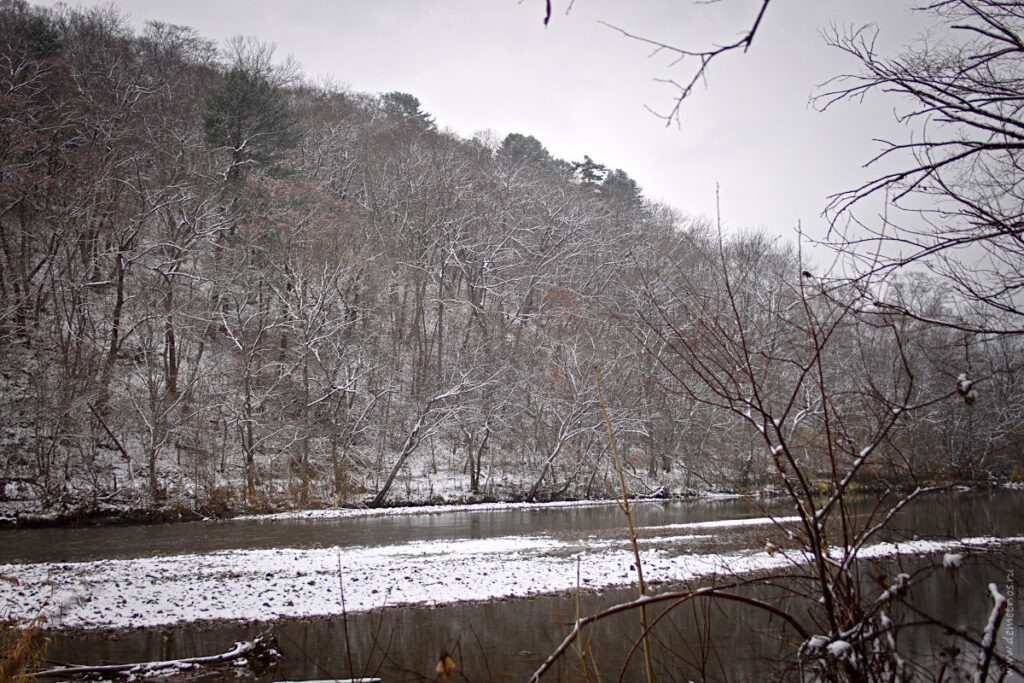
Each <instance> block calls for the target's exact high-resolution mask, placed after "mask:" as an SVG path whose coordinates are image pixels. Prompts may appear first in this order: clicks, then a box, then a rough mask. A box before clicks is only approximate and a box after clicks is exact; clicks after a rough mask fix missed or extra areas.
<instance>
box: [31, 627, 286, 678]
mask: <svg viewBox="0 0 1024 683" xmlns="http://www.w3.org/2000/svg"><path fill="white" fill-rule="evenodd" d="M280 658H281V653H280V652H278V650H277V641H276V640H275V639H274V636H273V635H272V634H271V633H270V632H269V631H268V632H266V633H264V634H262V635H259V636H256V637H255V638H253V639H252V640H247V641H240V642H237V643H235V644H234V645H232V646H231V649H230V650H228V651H227V652H222V653H221V654H219V655H210V656H208V657H186V658H184V659H168V660H164V661H160V662H139V663H135V664H100V665H97V666H64V667H59V668H55V669H46V670H45V671H36V672H35V673H32V674H30V676H31V677H32V678H55V677H62V678H63V677H67V676H109V675H116V676H124V677H128V676H132V677H142V678H147V677H149V678H153V677H157V676H166V675H168V674H169V673H172V672H174V671H185V670H190V669H197V668H202V667H210V666H217V665H219V664H226V663H229V662H234V663H238V662H240V661H242V660H243V659H244V660H246V661H253V660H255V661H259V662H265V663H267V662H273V661H277V660H278V659H280Z"/></svg>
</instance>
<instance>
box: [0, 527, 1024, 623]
mask: <svg viewBox="0 0 1024 683" xmlns="http://www.w3.org/2000/svg"><path fill="white" fill-rule="evenodd" d="M733 521H741V520H733ZM692 539H693V536H685V535H684V536H666V537H662V538H661V539H658V540H659V541H660V542H659V544H658V546H659V547H657V548H648V549H646V550H642V551H641V557H642V561H643V563H644V574H645V576H646V577H647V578H648V580H649V581H651V582H652V583H654V582H666V583H675V582H682V581H685V580H692V579H697V578H700V577H705V576H710V575H729V574H746V573H750V572H753V571H757V570H765V569H773V568H778V567H782V566H785V565H787V564H790V563H792V562H794V561H796V562H800V561H802V560H803V558H802V557H800V556H799V555H797V554H795V553H792V552H773V553H768V552H764V551H756V552H755V551H747V552H740V553H733V554H687V553H686V552H685V551H686V544H687V542H688V541H690V540H692ZM1022 542H1024V537H1020V538H1010V539H1001V538H994V537H984V538H968V539H962V540H958V541H910V542H906V543H898V544H897V543H879V544H876V545H872V546H868V547H866V548H864V549H863V550H862V551H861V553H860V556H861V557H863V558H872V557H884V556H889V555H895V554H909V553H914V554H923V553H934V552H944V551H950V550H954V549H962V548H982V547H989V546H995V545H999V544H1003V543H1022ZM644 545H645V546H646V545H647V544H646V543H645V544H644ZM632 566H633V555H632V551H631V550H630V549H629V542H628V540H627V539H620V540H617V541H609V540H608V539H584V540H580V541H575V542H568V543H567V542H564V541H561V540H556V539H555V538H552V537H549V536H545V535H536V536H505V537H499V538H489V539H462V540H454V541H440V542H439V541H429V542H416V543H406V544H401V545H391V546H383V547H359V548H352V547H346V548H342V547H332V548H316V549H286V548H279V549H273V550H231V551H221V552H215V553H210V554H204V555H177V556H167V557H153V558H140V559H129V560H101V561H96V562H80V563H41V564H7V565H0V614H3V615H5V616H8V617H13V618H20V619H31V618H33V617H35V616H37V615H40V614H41V615H43V616H45V618H46V626H47V627H48V628H69V627H78V628H132V627H141V626H159V625H169V624H175V623H180V622H191V621H202V620H212V619H223V620H252V619H258V620H273V619H277V618H280V617H313V616H329V615H336V614H341V613H342V609H343V605H344V609H345V610H347V611H348V612H362V611H368V610H374V609H379V608H382V607H386V606H396V605H436V604H443V603H451V602H460V601H484V600H496V599H502V598H512V597H525V596H531V595H538V594H545V593H555V592H561V591H571V590H574V589H575V588H576V587H577V568H578V570H579V577H580V578H579V581H580V584H579V585H581V586H582V587H584V588H586V589H600V588H607V587H612V586H621V585H628V584H630V583H632V582H633V581H634V580H635V578H636V575H635V571H634V570H633V568H632Z"/></svg>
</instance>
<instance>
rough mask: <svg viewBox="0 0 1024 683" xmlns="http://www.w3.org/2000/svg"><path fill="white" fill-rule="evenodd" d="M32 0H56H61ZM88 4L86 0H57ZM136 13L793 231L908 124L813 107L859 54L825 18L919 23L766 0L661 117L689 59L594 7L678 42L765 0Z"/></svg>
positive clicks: (890, 4)
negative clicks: (672, 121) (846, 49)
mask: <svg viewBox="0 0 1024 683" xmlns="http://www.w3.org/2000/svg"><path fill="white" fill-rule="evenodd" d="M39 4H44V5H52V4H56V3H55V2H49V1H46V2H42V3H39ZM67 4H71V5H73V6H78V5H85V6H91V5H93V4H95V3H94V2H79V1H78V0H73V1H71V2H68V3H67ZM112 4H113V5H115V6H117V7H119V8H120V9H121V10H122V11H123V12H125V13H126V14H127V15H128V16H129V18H130V20H131V21H132V23H134V24H136V25H141V24H142V22H144V21H146V20H149V19H159V20H161V21H166V22H170V23H175V24H184V25H188V26H192V27H195V28H196V29H198V30H199V32H200V33H201V34H202V35H204V36H205V37H208V38H212V39H215V40H218V41H223V40H225V39H227V38H229V37H231V36H233V35H239V34H244V35H253V36H256V37H258V38H260V39H263V40H266V41H268V42H273V43H276V45H277V48H278V55H279V56H280V57H285V56H288V55H291V56H293V57H294V58H295V59H296V60H297V61H298V62H299V63H300V64H301V66H302V68H303V72H304V73H305V75H306V76H307V77H312V78H315V77H326V76H329V77H331V78H332V79H333V80H334V81H335V82H337V83H339V84H341V85H345V86H347V87H349V88H351V89H352V90H356V91H362V92H388V91H391V90H401V91H405V92H410V93H412V94H414V95H416V96H417V97H418V98H419V99H420V101H421V102H422V105H423V108H424V109H425V110H426V111H429V112H431V113H433V114H434V115H435V116H436V120H437V123H438V125H439V126H441V127H443V128H449V129H451V130H453V131H454V132H456V133H458V134H460V135H463V136H466V137H470V136H472V135H474V134H475V133H476V132H478V131H483V130H487V129H490V130H492V131H494V132H495V133H496V134H497V135H499V136H504V135H505V134H507V133H511V132H518V133H523V134H528V135H534V136H536V137H537V138H538V139H540V140H541V142H543V143H544V144H545V145H546V146H547V147H548V149H549V150H550V151H551V152H552V153H553V154H554V155H556V156H559V157H563V158H565V159H569V160H579V159H582V157H583V155H584V154H589V155H590V156H591V157H592V158H594V159H595V160H596V161H599V162H601V163H604V164H605V165H607V166H609V167H612V168H614V167H618V168H622V169H624V170H625V171H626V172H628V173H629V174H630V175H631V176H633V177H634V178H635V179H636V180H637V181H638V182H639V183H640V184H641V186H642V187H643V188H644V190H645V191H646V193H647V196H649V197H651V198H653V199H657V200H661V201H664V202H666V203H668V204H671V205H673V206H675V207H677V208H679V209H681V210H682V211H684V212H686V213H689V214H696V215H701V214H703V215H708V216H712V215H714V213H715V185H716V183H718V184H719V185H720V187H721V209H722V219H723V222H724V223H725V225H726V226H727V227H729V228H743V227H753V228H764V229H766V230H769V231H771V232H772V233H775V234H780V235H785V236H787V237H792V236H793V234H794V233H793V229H794V227H795V226H796V224H797V221H798V220H799V221H802V222H803V227H804V229H805V231H807V232H808V233H810V234H812V235H816V234H821V225H822V221H821V218H820V217H819V214H820V211H821V209H822V208H823V206H824V204H825V197H826V196H827V195H828V194H830V193H833V192H837V191H840V190H843V189H848V188H849V187H851V186H853V185H855V184H857V183H858V181H860V180H863V179H866V178H867V177H868V176H867V172H866V171H864V170H862V169H861V168H860V166H861V164H862V163H863V162H865V161H866V160H867V159H868V158H870V156H872V154H873V152H875V151H877V149H878V146H877V143H873V142H872V141H871V140H872V138H875V137H886V136H889V137H892V136H897V137H900V136H902V134H903V133H902V131H901V128H900V127H899V126H897V125H896V124H895V121H894V116H893V106H894V104H895V103H894V102H893V101H882V100H868V101H867V102H865V103H863V104H858V105H843V106H841V107H840V108H838V109H836V110H833V111H829V112H826V113H819V112H816V111H814V110H813V109H811V108H810V107H809V106H808V104H807V101H808V97H809V95H810V94H811V92H812V91H813V89H814V87H815V85H817V84H819V83H821V82H823V81H825V80H826V79H828V78H829V77H831V76H834V75H836V74H839V73H842V72H845V71H850V70H853V69H855V65H854V64H852V63H851V62H850V60H849V59H848V58H845V57H844V56H843V55H842V54H840V53H839V52H838V51H837V50H834V49H830V48H828V47H827V46H825V44H824V41H823V39H822V38H821V36H820V31H821V30H822V29H824V28H826V27H828V26H829V25H830V24H833V23H834V24H837V25H840V26H847V25H862V24H865V23H869V22H872V21H874V22H877V23H878V24H879V27H880V28H881V31H882V32H881V36H880V40H879V47H880V48H881V50H882V51H883V52H885V51H894V50H896V49H898V48H899V47H900V46H901V45H902V44H904V43H906V42H907V41H908V40H911V39H913V38H914V37H915V36H916V35H918V33H920V31H921V26H922V25H921V24H920V23H916V24H915V22H914V20H912V18H911V17H910V14H909V11H908V7H909V5H910V3H909V2H907V1H905V0H855V1H851V0H775V2H773V4H772V5H771V6H770V7H769V9H768V13H767V15H766V17H765V20H764V22H763V24H762V26H761V29H760V31H759V33H758V35H757V37H756V39H755V41H754V45H753V47H752V48H751V50H750V51H749V52H748V53H747V54H745V55H742V54H739V53H733V54H729V55H726V56H724V57H722V58H721V59H720V60H719V61H717V62H716V63H714V64H713V65H712V68H711V72H710V78H709V80H708V84H707V87H706V88H704V89H701V90H699V91H698V92H697V93H695V95H694V96H693V97H692V99H690V100H689V101H688V102H687V103H686V104H685V105H684V109H683V116H682V127H681V128H679V129H677V128H676V127H675V126H673V127H670V128H666V127H665V122H664V121H662V120H659V119H658V118H656V117H655V116H653V115H652V114H650V113H649V112H647V111H646V110H645V109H644V105H648V106H650V107H652V108H654V109H656V110H659V111H664V110H667V109H668V108H669V107H670V106H671V103H672V96H673V93H674V91H673V89H672V88H671V86H667V85H664V84H660V83H657V82H656V81H655V79H658V78H675V79H677V80H683V79H686V78H687V76H688V75H689V74H690V73H692V72H691V71H690V69H691V68H692V65H690V64H688V63H687V62H683V63H682V64H679V65H676V66H674V67H673V66H671V58H670V57H669V56H667V55H653V56H652V55H651V49H650V48H649V47H648V46H645V45H643V44H641V43H639V42H636V41H632V40H629V39H627V38H624V37H623V36H621V35H620V34H618V33H616V32H615V31H613V30H611V29H610V28H608V27H606V26H604V25H602V24H600V23H599V21H602V20H603V21H605V22H608V23H610V24H613V25H616V26H619V27H621V28H623V29H625V30H628V31H630V32H631V33H635V34H642V35H645V36H648V37H650V38H653V39H656V40H659V41H662V42H665V43H670V44H674V45H680V46H686V47H691V48H696V47H701V48H703V47H707V46H708V45H709V44H710V43H713V42H727V41H732V40H735V38H736V37H738V36H740V35H741V34H742V32H743V31H744V29H745V28H746V27H747V26H748V25H749V23H750V21H751V20H752V18H753V16H754V15H755V13H756V11H757V9H758V7H759V6H760V0H723V1H722V2H719V3H711V4H706V3H703V4H702V3H696V2H693V0H634V1H631V2H622V1H621V0H575V2H574V3H573V5H572V8H571V11H570V12H569V13H568V14H566V13H565V10H566V7H567V6H568V4H569V3H568V0H553V3H552V4H553V6H554V13H553V16H552V18H551V23H550V25H549V26H548V27H547V28H544V26H543V22H542V20H543V15H544V0H521V1H520V0H375V1H373V2H366V1H365V0H292V1H290V2H284V1H283V0H175V1H174V2H165V1H163V0H161V1H155V0H114V2H113V3H112Z"/></svg>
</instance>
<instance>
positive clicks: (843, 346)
mask: <svg viewBox="0 0 1024 683" xmlns="http://www.w3.org/2000/svg"><path fill="white" fill-rule="evenodd" d="M0 67H2V68H0V89H2V90H0V112H2V116H0V498H2V499H3V500H4V501H5V502H4V503H3V504H4V505H7V506H9V509H17V508H18V506H22V507H23V508H24V509H25V510H33V511H41V510H45V511H61V512H65V513H67V512H74V511H87V510H94V509H104V508H113V507H119V506H120V507H130V508H136V509H141V508H148V509H156V508H172V509H179V510H183V511H184V510H190V511H192V512H195V513H201V514H229V513H232V512H236V511H241V510H255V511H264V510H275V509H283V508H290V507H298V506H306V507H317V506H329V505H355V504H372V505H384V504H389V503H396V502H426V501H463V500H549V499H556V498H573V497H607V496H608V495H609V494H608V491H607V482H608V481H609V480H611V479H612V477H613V476H617V475H615V464H614V463H615V459H616V456H621V463H622V469H623V472H624V476H625V481H626V484H627V486H628V487H629V488H630V490H631V491H632V492H633V493H635V494H637V495H664V494H680V493H686V492H695V491H710V490H728V491H752V490H768V489H778V488H779V487H783V486H787V485H788V483H787V480H786V477H785V471H786V470H785V468H779V467H777V466H773V457H774V458H775V461H776V465H777V462H778V457H779V455H780V452H779V450H777V449H769V448H767V447H766V445H765V430H766V429H767V430H769V431H775V432H777V433H778V434H780V435H784V436H785V444H786V457H787V458H792V463H793V466H792V469H793V470H794V471H796V470H797V469H798V470H799V472H800V473H801V476H806V477H808V478H809V479H810V483H811V485H814V482H820V485H821V486H822V487H825V488H827V486H828V484H829V481H831V480H833V479H834V478H835V476H836V475H835V470H836V466H837V464H838V465H841V466H842V471H851V472H852V473H853V474H854V475H855V477H854V478H855V479H856V483H860V484H863V485H891V484H898V483H910V482H913V483H921V482H928V481H936V480H941V481H952V480H970V481H992V480H1005V479H1007V478H1020V477H1021V476H1022V474H1024V466H1022V447H1024V443H1022V440H1021V436H1022V433H1021V424H1022V420H1024V386H1021V380H1020V377H1021V375H1020V373H1019V372H1018V368H1019V367H1020V365H1021V363H1022V362H1024V345H1022V343H1021V340H1020V338H1019V335H1012V334H1010V335H986V334H979V333H977V332H975V331H972V330H971V329H969V328H966V327H964V326H959V327H957V326H942V325H934V324H930V322H929V319H930V318H932V317H941V316H942V315H943V314H944V313H946V312H948V311H949V310H950V309H951V307H954V306H955V300H954V298H955V296H956V292H954V291H953V288H952V287H951V285H950V284H949V282H948V281H947V280H946V279H944V278H942V277H938V276H936V275H934V274H932V273H930V272H928V271H927V270H924V269H917V270H915V269H913V268H908V269H905V271H901V272H900V273H899V274H898V276H896V277H894V278H890V279H889V281H888V287H887V288H886V290H885V292H884V299H883V300H879V301H874V302H873V304H874V305H873V306H872V305H866V306H865V305H861V304H862V303H863V302H861V301H860V299H859V298H858V297H859V296H860V294H858V293H857V290H856V289H855V288H854V289H849V288H844V287H840V286H838V285H836V286H833V284H832V283H833V280H831V279H830V278H829V277H827V274H826V273H824V272H823V271H821V269H820V268H819V267H818V266H816V265H815V264H813V263H809V262H807V260H805V259H804V258H803V257H802V256H801V250H800V249H799V248H798V246H795V245H790V244H786V243H784V242H781V241H779V240H777V239H774V238H771V237H769V236H767V235H765V234H761V233H757V232H753V231H742V230H728V231H723V230H722V228H721V227H720V226H718V225H716V224H715V222H714V221H713V220H708V219H704V218H694V217H689V216H686V215H685V214H683V213H681V212H679V211H677V210H674V209H673V208H671V207H667V206H663V205H660V204H658V203H655V202H652V201H649V200H648V199H646V198H645V197H644V194H643V191H642V188H641V187H640V186H639V185H638V184H637V183H636V182H635V181H634V180H633V179H632V178H630V176H629V175H628V173H627V172H626V171H623V170H620V169H608V168H606V167H605V166H603V165H602V164H600V163H599V161H595V160H593V159H591V158H589V157H584V159H582V160H579V161H566V160H562V159H558V158H555V157H553V156H552V155H551V154H550V153H549V152H548V150H547V149H546V148H545V146H544V144H543V143H542V142H541V141H539V140H537V139H536V138H534V137H532V136H531V135H529V132H528V131H523V132H517V133H511V134H508V135H505V136H504V137H501V136H488V135H478V136H477V137H475V138H474V139H464V138H461V137H459V136H457V135H454V134H452V133H450V132H446V131H445V130H444V129H443V127H442V126H441V125H440V123H439V122H436V121H435V120H434V118H433V117H432V116H431V115H430V114H429V112H427V111H425V110H424V109H423V105H421V103H420V102H419V100H418V99H417V98H416V97H415V96H414V95H411V94H408V93H400V92H391V93H386V94H380V95H377V94H365V93H357V92H349V91H347V90H345V89H342V88H338V87H334V86H330V85H324V84H318V83H314V82H310V81H309V80H307V79H305V78H304V77H303V76H302V74H300V73H299V72H298V70H297V68H296V67H295V66H294V65H292V64H291V63H289V62H288V61H287V60H276V59H275V57H274V53H273V50H272V49H271V48H270V47H269V46H268V45H267V44H265V43H261V42H259V41H257V40H254V39H241V38H240V39H236V40H234V41H232V42H231V43H230V44H229V45H228V46H227V47H226V48H224V49H222V48H221V47H219V46H217V45H215V44H213V43H211V42H210V41H208V40H206V39H204V38H203V37H201V36H199V35H198V34H197V33H196V32H195V31H193V30H191V29H189V28H184V27H179V26H171V25H167V24H161V23H150V24H148V25H147V26H146V28H145V29H143V30H141V31H135V30H133V29H132V28H130V27H129V25H128V23H127V21H126V20H125V19H124V18H123V17H121V16H119V15H118V14H117V13H116V11H114V10H113V9H110V8H107V9H97V10H89V11H82V10H76V9H71V8H67V7H63V8H60V9H57V10H43V9H39V8H34V7H32V6H30V5H29V4H27V3H25V2H23V1H21V0H0ZM876 296H879V295H878V294H877V293H876ZM910 308H913V310H914V311H918V312H923V313H922V314H921V315H917V316H910V315H905V314H904V312H905V311H906V310H909V309H910ZM752 397H753V398H752ZM744 401H747V402H754V403H756V405H757V406H759V412H757V414H756V415H753V416H752V414H751V412H750V411H749V410H746V411H744V408H743V406H742V405H741V404H742V403H743V402H744ZM911 408H912V409H911ZM605 411H606V412H607V420H606V417H605ZM773 416H774V417H773ZM609 424H610V425H612V427H613V431H614V439H610V438H609V428H608V425H609ZM864 443H868V444H870V447H869V448H867V449H865V448H864V446H863V444H864ZM868 453H870V454H871V456H872V458H871V459H870V461H866V456H867V455H868ZM834 483H835V482H834V481H833V484H834ZM851 483H852V482H850V481H844V482H843V485H844V487H845V486H848V485H850V484H851Z"/></svg>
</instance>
